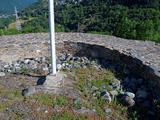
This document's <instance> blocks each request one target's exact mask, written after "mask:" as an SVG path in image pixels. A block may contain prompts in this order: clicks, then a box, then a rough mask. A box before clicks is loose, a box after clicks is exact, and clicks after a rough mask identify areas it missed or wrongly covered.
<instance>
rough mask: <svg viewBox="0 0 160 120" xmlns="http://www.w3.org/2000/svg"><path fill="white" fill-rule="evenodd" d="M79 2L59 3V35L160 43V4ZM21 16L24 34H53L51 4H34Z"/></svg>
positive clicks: (111, 0)
mask: <svg viewBox="0 0 160 120" xmlns="http://www.w3.org/2000/svg"><path fill="white" fill-rule="evenodd" d="M77 1H78V2H73V1H72V0H66V1H65V3H64V2H63V3H57V2H56V5H55V22H56V31H57V32H70V31H71V32H77V31H78V32H87V33H88V32H89V33H98V34H110V35H114V36H118V37H122V38H127V39H139V40H151V41H155V42H160V4H159V1H160V0H134V1H131V0H109V1H108V0H81V1H79V0H77ZM20 16H21V18H22V19H24V20H27V21H26V22H25V23H24V24H23V25H22V27H23V30H22V33H28V32H47V31H49V26H48V3H47V0H39V2H37V3H34V4H32V5H31V6H30V7H28V8H26V9H25V10H24V11H22V12H21V13H20ZM30 18H32V19H30ZM29 19H30V20H29Z"/></svg>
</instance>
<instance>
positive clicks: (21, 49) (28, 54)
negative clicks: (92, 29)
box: [0, 33, 160, 94]
mask: <svg viewBox="0 0 160 120" xmlns="http://www.w3.org/2000/svg"><path fill="white" fill-rule="evenodd" d="M56 44H57V46H56V47H57V54H68V53H70V54H74V55H76V56H90V57H94V58H102V59H106V60H111V61H114V62H122V63H124V64H126V65H127V66H129V67H131V68H133V73H134V74H135V75H139V76H141V77H143V78H145V79H146V80H148V81H149V82H150V84H151V86H153V88H154V90H155V92H157V93H158V94H160V92H158V91H159V90H160V45H159V44H156V43H154V42H150V41H137V40H125V39H121V38H117V37H113V36H107V35H95V34H84V33H57V34H56ZM49 47H50V46H49V34H48V33H37V34H25V35H11V36H2V37H0V63H2V62H12V61H15V60H18V59H24V58H35V57H42V56H49Z"/></svg>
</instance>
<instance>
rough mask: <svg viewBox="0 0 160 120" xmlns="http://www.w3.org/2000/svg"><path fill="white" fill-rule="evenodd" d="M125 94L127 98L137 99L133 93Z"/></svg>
mask: <svg viewBox="0 0 160 120" xmlns="http://www.w3.org/2000/svg"><path fill="white" fill-rule="evenodd" d="M124 94H125V95H127V96H129V97H130V98H132V99H133V98H134V97H135V94H134V93H131V92H125V93H124Z"/></svg>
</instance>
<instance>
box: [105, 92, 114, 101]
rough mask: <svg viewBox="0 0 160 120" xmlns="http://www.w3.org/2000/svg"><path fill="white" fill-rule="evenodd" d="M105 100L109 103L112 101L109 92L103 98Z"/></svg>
mask: <svg viewBox="0 0 160 120" xmlns="http://www.w3.org/2000/svg"><path fill="white" fill-rule="evenodd" d="M103 98H104V100H106V101H108V102H109V103H110V102H111V101H112V98H111V96H110V95H109V93H108V92H106V94H105V95H104V96H103Z"/></svg>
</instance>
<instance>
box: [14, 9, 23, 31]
mask: <svg viewBox="0 0 160 120" xmlns="http://www.w3.org/2000/svg"><path fill="white" fill-rule="evenodd" d="M15 16H16V28H17V30H22V27H21V23H20V20H19V17H18V12H17V8H16V7H15Z"/></svg>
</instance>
